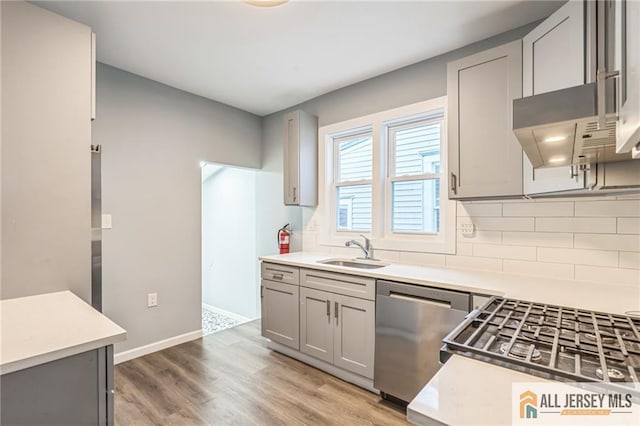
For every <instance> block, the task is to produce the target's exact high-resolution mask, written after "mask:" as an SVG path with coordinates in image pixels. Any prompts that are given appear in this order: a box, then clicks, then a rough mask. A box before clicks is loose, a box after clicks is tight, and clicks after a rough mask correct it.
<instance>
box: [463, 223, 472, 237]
mask: <svg viewBox="0 0 640 426" xmlns="http://www.w3.org/2000/svg"><path fill="white" fill-rule="evenodd" d="M474 231H475V227H474V226H473V223H463V224H462V235H464V236H465V237H470V236H472V235H473V232H474Z"/></svg>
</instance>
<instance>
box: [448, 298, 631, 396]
mask: <svg viewBox="0 0 640 426" xmlns="http://www.w3.org/2000/svg"><path fill="white" fill-rule="evenodd" d="M443 343H444V344H445V346H444V347H443V348H442V352H441V358H442V360H446V358H448V356H450V354H452V353H457V354H460V355H464V356H470V357H473V358H477V359H481V360H483V361H486V362H489V363H492V364H499V365H502V366H505V367H508V368H513V369H516V370H519V371H523V372H526V373H529V374H533V375H536V376H539V377H545V378H550V379H553V380H563V381H575V382H596V383H606V384H607V385H610V386H613V387H614V388H620V389H624V390H625V391H627V392H629V391H631V392H634V393H635V394H636V395H640V382H639V381H638V377H639V376H640V318H632V317H628V316H623V315H614V314H607V313H602V312H593V311H587V310H582V309H575V308H568V307H563V306H554V305H547V304H542V303H534V302H527V301H522V300H515V299H506V298H500V297H494V298H492V299H491V300H490V301H489V302H487V304H485V306H483V307H482V308H480V309H477V310H475V311H473V312H471V313H470V314H469V315H468V316H467V317H466V318H465V320H464V321H463V322H462V323H461V324H460V325H459V326H458V327H456V329H454V330H453V331H452V332H451V333H450V334H449V335H448V336H447V337H445V339H444V340H443Z"/></svg>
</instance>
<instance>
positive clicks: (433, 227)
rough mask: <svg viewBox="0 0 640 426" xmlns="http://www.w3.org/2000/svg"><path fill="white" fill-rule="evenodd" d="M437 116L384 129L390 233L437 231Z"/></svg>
mask: <svg viewBox="0 0 640 426" xmlns="http://www.w3.org/2000/svg"><path fill="white" fill-rule="evenodd" d="M443 120H444V117H443V116H442V114H437V115H436V116H435V117H433V118H430V119H428V120H419V121H413V122H409V123H402V124H398V125H394V126H389V127H388V141H389V153H390V154H389V160H390V161H389V164H390V167H389V184H390V186H391V201H390V207H391V212H390V218H391V219H390V222H391V232H394V233H400V232H405V233H422V234H437V233H438V232H439V230H440V178H441V175H440V149H441V133H442V122H443Z"/></svg>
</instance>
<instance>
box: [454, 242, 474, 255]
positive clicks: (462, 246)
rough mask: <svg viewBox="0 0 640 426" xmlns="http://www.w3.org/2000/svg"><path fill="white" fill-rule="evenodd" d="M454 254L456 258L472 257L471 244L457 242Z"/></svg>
mask: <svg viewBox="0 0 640 426" xmlns="http://www.w3.org/2000/svg"><path fill="white" fill-rule="evenodd" d="M456 254H457V255H458V256H473V244H471V243H460V242H459V243H458V244H457V247H456Z"/></svg>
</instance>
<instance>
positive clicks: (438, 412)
mask: <svg viewBox="0 0 640 426" xmlns="http://www.w3.org/2000/svg"><path fill="white" fill-rule="evenodd" d="M513 383H554V387H553V388H552V389H553V390H554V391H560V389H564V390H565V391H566V392H575V388H572V387H571V386H570V385H569V384H566V383H559V382H551V381H549V380H545V379H542V378H539V377H535V376H531V375H529V374H524V373H521V372H518V371H514V370H510V369H508V368H504V367H498V366H496V365H492V364H488V363H486V362H483V361H478V360H475V359H470V358H466V357H463V356H459V355H453V356H452V357H451V358H449V360H448V361H447V362H446V363H445V364H444V366H442V368H441V369H440V370H439V371H438V372H437V373H436V375H435V376H433V378H432V379H431V381H430V382H429V383H428V384H427V385H426V386H425V387H424V388H423V389H422V390H421V391H420V393H419V394H418V395H417V396H416V397H415V398H414V399H413V401H411V403H410V404H409V406H408V407H407V419H408V420H409V421H410V422H411V423H413V424H416V425H441V424H447V425H459V426H464V425H473V426H482V425H491V426H498V425H511V424H513V422H512V410H513V409H514V406H513V405H514V399H513V395H512V384H513ZM593 417H594V416H591V417H590V418H589V422H588V423H587V422H586V421H584V420H583V419H581V420H580V421H578V420H576V422H575V423H574V424H614V422H606V423H605V422H604V421H602V420H601V421H598V419H597V418H595V419H594V418H593ZM525 421H528V420H525ZM638 421H640V407H638V406H635V408H634V414H633V415H630V416H625V417H624V418H620V419H619V421H618V420H617V421H616V422H615V424H619V425H637V424H638ZM544 424H550V423H548V422H545V423H544ZM563 424H566V423H563Z"/></svg>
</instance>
